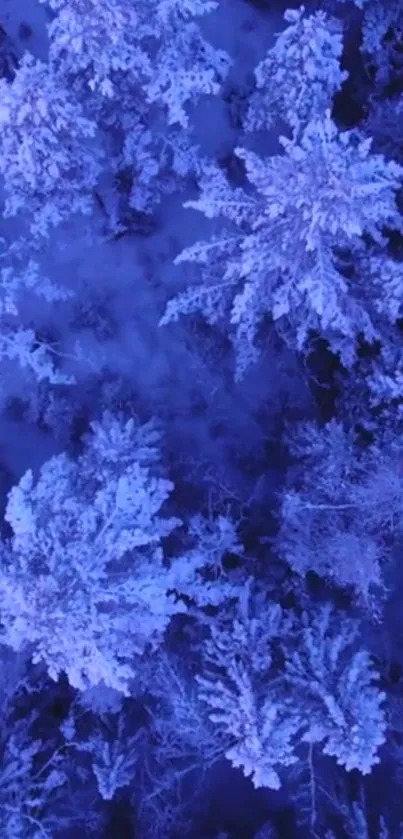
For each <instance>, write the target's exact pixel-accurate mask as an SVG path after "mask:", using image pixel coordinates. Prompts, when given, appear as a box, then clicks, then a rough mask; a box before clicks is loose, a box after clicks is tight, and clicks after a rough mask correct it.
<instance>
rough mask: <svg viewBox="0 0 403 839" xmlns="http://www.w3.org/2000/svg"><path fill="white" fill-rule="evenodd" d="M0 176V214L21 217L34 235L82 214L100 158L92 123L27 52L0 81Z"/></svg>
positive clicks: (44, 233)
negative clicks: (0, 189) (0, 183)
mask: <svg viewBox="0 0 403 839" xmlns="http://www.w3.org/2000/svg"><path fill="white" fill-rule="evenodd" d="M0 98H1V108H0V173H1V175H2V177H3V179H4V191H5V208H4V214H5V216H7V217H8V216H15V215H18V214H21V213H22V214H23V215H24V216H26V217H27V218H28V220H29V222H30V227H31V233H32V234H33V235H34V236H38V235H40V236H47V235H49V232H50V230H51V229H52V228H53V227H55V226H56V225H58V224H60V222H61V221H63V220H64V219H65V218H66V217H69V216H70V215H72V214H73V213H84V214H88V213H90V211H91V207H92V190H93V188H94V186H95V184H96V182H97V179H98V176H99V173H100V168H101V162H100V161H101V158H100V154H99V153H98V150H97V145H96V143H95V142H94V137H95V133H96V125H95V123H94V122H92V121H91V120H89V119H87V118H86V117H85V116H84V114H83V111H82V109H81V106H80V104H79V103H78V102H77V101H76V100H75V99H74V98H73V97H72V96H71V95H70V94H69V91H68V89H67V88H66V87H65V86H64V85H63V84H61V83H60V81H59V80H58V79H57V77H56V76H55V75H54V73H53V72H52V71H51V70H50V69H49V67H48V66H47V65H46V64H44V63H43V62H41V61H39V60H38V59H36V58H34V57H33V56H32V55H30V54H29V53H26V54H25V55H24V56H23V57H22V59H21V61H20V64H19V67H18V71H17V73H16V75H15V78H14V79H13V81H12V82H11V83H9V82H7V81H5V79H0Z"/></svg>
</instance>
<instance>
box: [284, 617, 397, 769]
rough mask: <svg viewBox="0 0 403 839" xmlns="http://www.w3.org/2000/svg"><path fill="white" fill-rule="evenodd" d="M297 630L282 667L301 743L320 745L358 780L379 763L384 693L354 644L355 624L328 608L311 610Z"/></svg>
mask: <svg viewBox="0 0 403 839" xmlns="http://www.w3.org/2000/svg"><path fill="white" fill-rule="evenodd" d="M305 622H306V626H305V628H304V629H303V630H302V633H301V639H300V640H299V643H298V647H297V650H296V651H295V652H294V653H293V654H292V656H291V657H290V658H289V659H288V661H287V663H286V671H285V672H286V681H287V682H288V683H289V685H290V686H291V690H292V691H293V693H294V691H295V693H294V701H295V703H296V704H297V705H298V708H299V709H300V713H301V716H302V717H303V718H304V719H303V727H304V734H303V738H302V739H303V740H304V741H306V742H309V743H323V744H324V745H323V752H324V754H327V755H331V756H332V757H335V758H336V759H337V762H338V763H339V764H340V765H341V766H344V767H345V769H346V770H347V771H348V772H350V771H351V770H352V769H358V770H359V771H360V772H361V773H362V774H363V775H366V774H368V773H369V772H371V769H372V767H373V766H374V765H376V764H377V763H379V757H378V751H379V747H380V746H381V745H382V743H384V741H385V732H386V717H385V710H384V707H383V705H384V700H385V698H386V696H385V694H384V693H383V692H382V691H381V690H380V689H379V688H378V687H377V685H376V682H377V680H378V679H379V676H378V674H377V673H376V671H375V670H374V668H373V666H372V664H371V659H370V656H369V654H368V653H367V652H366V650H363V649H360V648H359V646H357V644H356V640H357V636H358V634H359V626H360V624H359V622H357V623H356V622H354V621H353V620H349V619H348V618H347V617H346V616H345V615H343V616H338V615H337V614H336V613H335V612H334V611H333V609H332V606H331V605H330V604H327V605H326V606H324V607H322V608H321V609H319V610H317V611H316V613H315V615H314V617H313V618H312V619H311V620H310V621H309V622H308V617H307V616H306V615H305Z"/></svg>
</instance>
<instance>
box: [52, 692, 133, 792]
mask: <svg viewBox="0 0 403 839" xmlns="http://www.w3.org/2000/svg"><path fill="white" fill-rule="evenodd" d="M97 689H98V688H97ZM101 691H102V688H101ZM113 710H114V709H113ZM84 731H85V733H84V732H80V731H79V726H78V727H77V723H76V720H75V718H74V711H73V712H71V713H70V715H69V717H68V718H67V720H65V722H64V723H63V725H62V732H63V734H64V736H65V738H66V741H67V743H69V745H70V747H71V748H74V749H75V750H76V752H78V753H80V754H82V755H87V756H88V758H89V762H90V764H91V769H92V772H93V774H94V776H95V778H96V782H97V787H98V792H99V794H100V796H101V798H102V799H103V800H104V801H112V799H113V798H114V797H115V795H116V793H117V791H118V790H120V789H122V788H123V787H126V786H127V785H128V784H130V782H131V781H132V779H133V776H134V772H135V767H136V763H137V760H138V737H137V736H132V735H131V734H130V733H129V732H128V728H127V718H126V715H125V713H124V712H123V711H119V712H117V713H113V711H112V713H105V711H104V712H103V713H100V714H99V716H97V717H95V719H94V721H93V724H92V725H90V723H89V722H88V720H87V721H86V730H85V729H84Z"/></svg>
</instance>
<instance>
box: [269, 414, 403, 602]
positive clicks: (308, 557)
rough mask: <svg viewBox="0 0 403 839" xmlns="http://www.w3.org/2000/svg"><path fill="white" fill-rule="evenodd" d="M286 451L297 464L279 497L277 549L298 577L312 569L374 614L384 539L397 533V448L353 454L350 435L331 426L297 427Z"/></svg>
mask: <svg viewBox="0 0 403 839" xmlns="http://www.w3.org/2000/svg"><path fill="white" fill-rule="evenodd" d="M290 451H291V453H292V455H293V457H295V458H298V460H299V464H298V465H296V466H295V468H294V471H293V473H292V475H291V476H290V490H289V491H286V492H285V494H284V496H283V499H282V505H281V513H280V528H279V532H278V536H277V549H278V551H279V552H280V554H281V555H282V556H283V557H284V558H285V559H286V560H287V562H288V563H289V564H290V565H291V567H292V568H293V569H294V570H295V571H297V573H298V574H302V575H305V574H307V573H308V572H309V571H314V572H315V573H316V574H318V575H319V576H321V577H324V578H326V579H327V580H329V581H331V582H333V583H334V584H336V585H338V586H341V587H347V588H350V589H352V590H354V592H355V594H356V597H357V598H358V600H359V601H360V602H361V603H362V604H363V605H366V606H368V607H370V608H376V605H375V604H376V603H377V598H378V599H379V596H380V595H382V591H384V588H385V583H384V566H385V564H386V561H387V560H388V559H389V555H390V539H391V538H393V536H394V535H395V534H396V535H397V534H398V533H400V532H401V523H400V522H401V510H402V504H403V480H402V474H401V470H400V469H397V468H396V463H397V462H399V460H400V458H401V455H399V447H398V444H397V445H396V446H394V447H393V448H391V449H389V450H386V451H384V450H383V449H379V448H378V447H376V446H375V445H374V446H372V447H371V448H370V449H367V450H366V451H363V452H362V453H361V454H360V453H359V451H357V448H356V446H355V441H354V435H353V434H352V433H347V432H346V431H344V429H343V427H342V426H341V425H340V424H338V423H337V422H336V421H335V420H333V421H332V422H330V423H329V424H328V425H327V426H326V427H325V428H324V429H322V430H319V429H318V428H317V427H316V426H315V425H313V424H309V423H308V424H305V425H303V426H302V427H301V428H300V429H299V431H297V432H295V436H294V438H293V439H290ZM378 606H379V602H378Z"/></svg>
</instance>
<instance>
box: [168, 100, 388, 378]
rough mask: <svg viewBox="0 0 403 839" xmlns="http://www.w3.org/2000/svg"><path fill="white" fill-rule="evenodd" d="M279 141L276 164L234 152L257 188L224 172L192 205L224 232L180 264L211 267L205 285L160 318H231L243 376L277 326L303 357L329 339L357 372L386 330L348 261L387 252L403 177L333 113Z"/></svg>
mask: <svg viewBox="0 0 403 839" xmlns="http://www.w3.org/2000/svg"><path fill="white" fill-rule="evenodd" d="M280 141H281V143H282V146H283V148H284V154H282V155H275V156H273V157H269V158H266V159H262V158H260V157H259V156H258V155H257V154H255V153H253V152H251V151H247V150H246V149H237V150H236V153H237V155H238V157H239V158H240V160H242V161H243V163H244V165H245V169H246V175H247V179H248V182H249V184H248V188H247V189H242V188H241V187H237V188H234V189H232V188H231V187H230V186H229V184H228V183H227V181H226V178H225V176H224V175H223V173H222V172H221V171H220V170H219V169H218V168H216V167H214V166H210V167H207V168H206V171H205V175H204V178H203V180H202V182H201V195H200V197H199V198H198V199H197V200H195V201H188V202H187V203H186V204H185V206H186V207H192V208H194V209H197V210H199V211H201V212H202V213H204V215H205V216H206V217H207V218H210V219H223V222H224V223H223V224H222V225H221V227H220V228H219V230H218V232H217V233H215V234H214V235H213V236H212V238H211V239H210V241H206V242H199V243H197V244H196V245H192V246H190V247H188V248H186V249H185V250H184V251H183V252H182V253H181V254H179V256H178V257H177V259H176V264H180V263H182V262H195V263H198V264H200V265H201V266H202V271H201V274H202V276H201V280H202V283H200V282H199V283H198V284H197V285H196V286H195V287H193V286H191V287H190V288H188V289H187V290H186V291H185V292H183V293H182V294H180V295H179V296H178V297H176V298H174V299H173V300H171V301H169V303H168V306H167V310H166V313H165V315H164V317H163V318H162V320H161V323H162V324H165V323H168V322H169V321H172V320H176V319H177V318H178V317H179V315H181V314H188V313H193V312H201V313H202V314H203V316H204V317H205V318H206V319H207V320H208V321H209V322H211V323H216V322H218V321H220V320H224V321H225V320H229V321H230V323H231V325H232V326H233V340H234V344H235V348H236V352H237V368H238V375H242V373H243V372H244V370H245V368H246V367H247V365H248V364H249V363H250V362H251V361H253V360H255V359H256V358H257V356H258V354H259V347H258V346H257V344H258V343H259V330H260V329H261V327H262V324H263V323H264V321H265V319H266V320H267V319H268V318H269V319H271V320H272V321H275V322H276V323H277V328H279V329H280V330H281V331H282V333H283V335H284V336H285V337H286V338H287V340H288V341H290V342H292V344H293V345H294V346H296V347H297V349H298V350H304V349H305V347H306V345H307V343H308V341H309V337H310V335H311V333H312V331H313V330H314V331H316V332H319V333H320V334H321V335H322V336H324V337H325V338H326V339H327V340H328V341H329V343H330V346H331V348H332V349H333V350H334V351H335V352H337V353H339V354H340V356H341V358H342V361H343V363H344V364H345V365H346V366H350V365H351V364H352V363H353V360H354V358H355V350H356V342H357V339H358V337H359V336H364V337H365V338H366V340H367V341H369V342H371V341H373V340H374V339H375V338H376V337H377V331H376V329H375V327H374V325H373V323H372V320H371V315H372V311H371V307H369V311H368V310H367V306H366V302H367V301H366V298H367V296H368V290H367V289H366V288H365V283H366V281H367V278H360V277H358V279H357V280H355V282H354V283H353V282H352V281H349V279H348V273H347V272H346V269H345V264H344V260H345V258H346V257H345V256H343V254H346V253H347V254H353V253H354V252H356V251H357V252H360V251H361V250H362V249H363V248H364V243H363V238H362V237H363V236H364V235H365V236H366V237H367V239H368V238H369V237H370V238H371V239H372V240H373V242H374V243H377V246H378V247H379V248H381V247H382V246H383V245H384V244H385V240H384V237H383V230H384V228H385V226H386V225H388V226H389V227H391V228H393V227H394V228H397V229H400V227H401V219H400V216H399V213H398V210H397V207H396V200H395V193H396V190H397V189H398V188H399V186H400V182H401V179H402V176H403V168H402V167H400V166H398V165H397V164H395V163H394V162H390V161H386V160H385V159H384V158H383V157H382V156H381V155H375V154H371V141H370V140H363V139H362V138H360V137H357V135H356V133H355V132H353V131H346V132H343V133H339V132H338V131H337V128H336V126H335V124H334V123H333V121H332V120H331V118H330V114H329V113H327V114H326V116H325V118H324V119H321V118H315V119H313V120H311V122H310V123H309V124H308V125H307V126H306V128H305V130H304V132H303V134H302V136H301V138H300V140H298V141H291V140H289V139H286V138H284V137H282V138H280ZM350 259H351V257H350ZM362 287H364V290H363V288H362ZM381 297H382V300H384V299H385V293H384V289H383V290H382V292H381Z"/></svg>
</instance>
